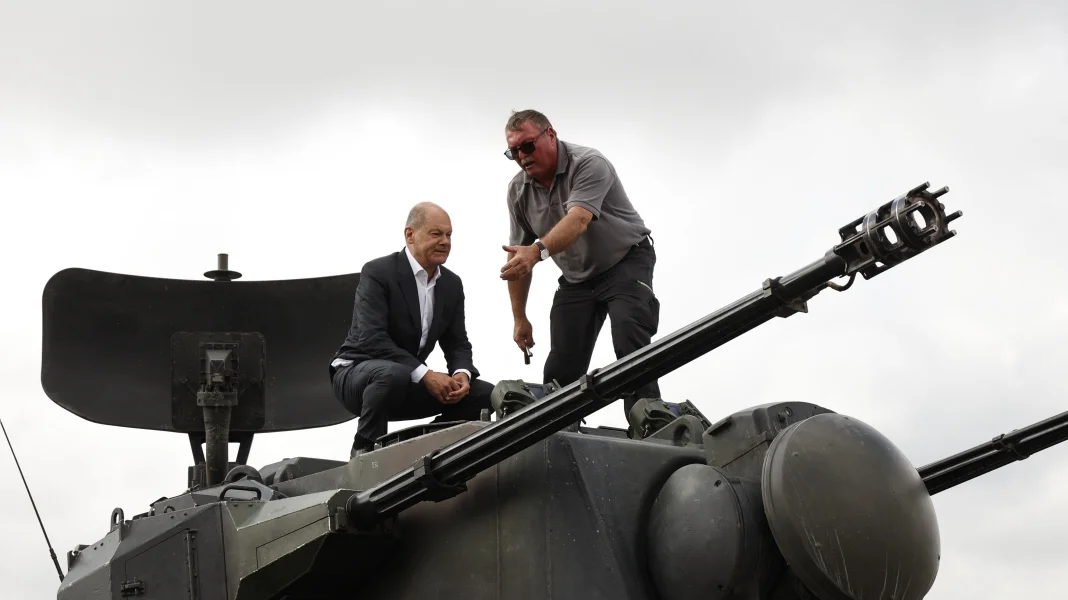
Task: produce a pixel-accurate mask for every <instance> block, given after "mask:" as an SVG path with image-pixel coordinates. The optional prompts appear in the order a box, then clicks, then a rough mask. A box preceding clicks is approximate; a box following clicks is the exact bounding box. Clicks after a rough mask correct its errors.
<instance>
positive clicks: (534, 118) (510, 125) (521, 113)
mask: <svg viewBox="0 0 1068 600" xmlns="http://www.w3.org/2000/svg"><path fill="white" fill-rule="evenodd" d="M528 121H529V122H531V123H533V124H534V125H535V126H536V127H537V128H538V129H541V130H545V129H548V128H550V127H552V126H553V125H552V123H550V122H549V118H548V117H546V116H545V115H543V114H542V113H540V112H538V111H536V110H534V109H530V108H528V109H526V110H513V111H512V114H511V115H510V116H509V117H508V122H507V123H505V125H504V129H505V130H506V131H519V130H520V129H522V128H523V123H526V122H528Z"/></svg>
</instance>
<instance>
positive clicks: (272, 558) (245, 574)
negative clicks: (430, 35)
mask: <svg viewBox="0 0 1068 600" xmlns="http://www.w3.org/2000/svg"><path fill="white" fill-rule="evenodd" d="M947 191H948V190H947V189H946V188H942V189H939V190H937V191H930V190H929V185H928V184H926V183H925V184H923V185H920V186H917V187H916V188H915V189H912V190H909V191H908V192H907V193H905V194H902V195H901V196H900V197H897V198H895V199H893V200H892V201H890V202H887V203H885V204H883V205H881V206H879V207H878V208H877V209H876V210H874V211H872V212H870V213H868V214H866V215H864V216H862V217H860V218H858V219H856V220H854V221H852V222H850V223H848V224H846V225H845V226H843V227H841V228H840V230H839V236H840V240H839V242H838V243H836V244H835V245H834V246H833V247H832V248H831V249H830V250H828V251H827V252H826V254H825V255H824V256H822V257H820V258H818V259H817V260H815V261H813V262H812V263H810V264H808V265H805V266H803V267H802V268H800V269H798V270H796V271H794V272H792V273H790V274H788V275H785V276H781V277H774V278H770V279H767V280H765V281H764V282H763V284H762V285H761V286H760V288H759V289H756V290H755V291H753V292H751V293H749V294H747V295H745V296H743V297H741V298H739V299H738V300H737V301H736V302H733V303H731V304H729V305H727V306H725V307H723V308H721V309H719V310H716V311H715V312H712V313H710V314H708V315H707V316H705V317H704V318H701V319H700V320H697V321H695V322H693V323H692V324H690V325H688V326H686V327H683V328H681V329H680V330H678V331H676V332H674V333H671V334H670V335H666V336H664V337H662V338H661V339H658V340H656V341H654V342H653V343H652V344H650V345H649V346H647V347H645V348H643V349H641V350H639V351H637V352H634V353H632V354H630V355H628V356H626V357H624V358H622V359H619V360H617V361H615V362H613V363H611V364H609V365H607V366H604V367H602V368H598V369H594V370H592V371H591V372H589V373H588V374H586V375H584V376H583V377H582V378H581V379H580V380H578V381H576V382H574V383H571V384H569V385H564V386H556V385H552V384H548V385H542V384H531V383H526V382H523V381H521V380H509V381H502V382H500V383H498V384H497V387H496V388H495V390H494V396H493V407H494V410H493V411H492V412H491V411H484V412H483V414H482V416H481V419H480V420H478V421H470V422H453V423H430V424H426V425H419V426H415V427H410V428H406V429H402V430H399V431H394V432H391V433H389V434H387V435H386V436H384V437H383V438H381V439H379V440H378V441H377V443H376V445H375V448H374V449H373V451H371V452H368V453H364V454H360V455H357V456H355V457H353V458H351V459H350V460H332V459H329V458H319V457H291V458H285V459H283V460H279V461H278V462H275V463H272V464H268V465H265V466H262V467H260V468H254V467H252V466H250V465H248V464H247V459H248V453H249V448H250V446H251V443H252V440H253V437H254V436H255V435H256V434H266V433H271V432H280V431H288V430H295V429H303V428H313V427H324V426H330V425H335V424H339V423H343V422H345V421H348V420H350V419H351V418H353V417H352V415H351V414H349V413H347V412H346V411H345V410H344V409H343V408H342V407H341V406H340V405H339V404H338V403H337V402H336V401H335V400H334V399H333V396H332V394H331V390H330V384H329V380H328V374H327V373H328V368H327V364H328V362H329V360H328V359H329V357H330V356H331V355H332V353H333V351H334V350H335V348H336V345H337V343H338V336H339V335H341V334H342V332H344V331H346V330H347V328H348V325H349V318H350V315H351V306H352V304H351V302H352V295H353V292H354V290H355V287H356V284H357V282H358V277H359V274H358V273H355V274H346V275H340V276H331V277H323V278H315V279H298V280H281V281H246V282H240V281H237V279H239V278H240V276H241V274H240V273H237V272H235V271H232V270H230V269H229V265H228V261H227V257H226V255H220V256H219V264H218V265H217V267H218V268H217V269H215V270H213V271H209V272H207V273H205V274H204V275H205V276H206V278H207V279H210V280H212V281H203V280H202V281H191V280H175V279H159V278H151V277H139V276H130V275H123V274H115V273H106V272H99V271H93V270H86V269H67V270H64V271H60V272H59V273H56V274H55V275H54V276H53V277H52V278H51V279H50V280H49V282H48V283H47V285H46V286H45V289H44V294H43V331H44V335H43V346H42V371H41V382H42V386H43V388H44V391H45V393H46V394H47V395H48V397H49V398H51V399H52V400H53V401H54V402H56V403H57V404H58V405H60V406H62V407H63V408H65V409H67V410H68V411H70V412H72V413H74V414H76V415H78V416H80V417H82V418H84V419H87V420H89V421H92V422H96V423H101V424H105V425H113V426H119V427H135V428H142V429H152V430H160V431H171V432H177V433H182V434H185V435H187V436H188V439H189V443H190V448H191V450H192V455H193V461H192V464H191V465H190V466H189V468H188V471H187V489H186V490H185V491H184V492H182V493H179V494H177V495H174V496H165V497H162V498H159V499H158V500H156V501H154V502H150V503H148V510H147V511H145V512H142V513H140V514H136V515H132V516H130V517H127V516H126V515H125V513H124V511H123V510H122V509H121V508H116V509H115V510H114V511H113V512H112V514H111V516H110V520H109V529H108V530H107V531H106V532H104V534H103V536H102V537H101V538H100V539H99V540H97V541H96V542H94V543H92V544H89V545H78V546H77V547H75V548H74V549H72V550H70V551H69V552H67V554H66V563H67V573H66V575H64V574H63V572H62V570H61V569H60V567H59V563H58V561H56V569H57V571H59V575H60V581H61V583H60V586H59V588H58V591H57V595H56V596H57V598H58V600H89V599H94V600H103V599H112V600H119V599H122V598H142V599H151V600H177V599H183V600H186V599H188V600H268V599H283V598H284V599H290V600H296V599H329V600H336V599H348V598H352V599H357V598H359V599H382V600H386V599H391V600H393V599H395V600H417V599H418V600H422V599H424V598H431V597H433V598H471V599H484V598H486V599H488V598H509V599H531V600H533V599H543V598H630V599H635V600H637V599H649V600H654V599H656V600H687V599H697V598H701V599H705V600H708V599H737V600H802V599H820V600H841V599H851V600H860V599H862V598H863V599H891V598H892V599H894V600H912V599H918V598H923V597H924V596H925V594H927V592H928V591H929V590H930V589H931V586H932V585H933V583H934V581H935V578H936V576H937V572H938V566H939V558H940V538H939V530H938V524H937V518H936V515H935V511H934V508H933V503H932V500H931V496H932V495H934V494H937V493H939V492H941V491H943V490H945V489H948V488H950V487H952V486H955V485H958V484H961V483H963V482H966V481H968V480H969V479H972V478H974V477H978V476H980V475H982V474H984V473H987V472H989V471H991V470H994V469H997V468H999V467H1001V466H1004V465H1006V464H1009V463H1011V462H1012V461H1015V460H1020V459H1022V458H1024V457H1027V456H1028V455H1030V454H1033V453H1035V452H1038V451H1040V450H1042V449H1044V448H1046V447H1049V446H1051V445H1053V444H1056V443H1059V442H1061V441H1063V440H1064V439H1065V438H1066V437H1068V433H1066V432H1068V427H1066V424H1068V413H1065V414H1062V415H1059V416H1057V417H1054V418H1051V419H1049V420H1046V421H1043V422H1040V423H1036V424H1034V425H1032V426H1029V427H1026V428H1024V429H1020V430H1016V431H1013V432H1012V433H1009V434H1005V435H1000V436H998V437H996V438H994V439H993V440H992V441H990V442H986V443H984V444H981V445H978V446H976V447H975V448H971V449H969V450H966V451H964V452H962V453H960V454H957V455H955V456H951V457H948V458H946V459H944V460H940V461H938V462H936V463H933V464H930V465H927V466H924V467H921V468H919V469H917V468H915V467H914V466H913V465H912V463H910V461H909V460H908V458H907V457H906V456H904V455H903V453H902V452H901V451H900V450H899V449H898V448H896V447H895V446H894V444H893V443H892V442H891V441H890V440H888V439H887V438H886V437H885V436H883V435H882V434H880V433H879V432H878V431H876V430H875V429H874V428H872V427H871V426H869V425H868V424H866V423H865V422H863V421H862V420H861V419H858V418H856V417H854V416H850V415H844V414H840V413H837V412H835V411H833V410H831V409H830V408H827V407H822V406H818V405H815V404H812V403H808V402H803V401H799V400H798V401H794V400H791V401H786V402H778V403H773V404H764V405H760V406H754V407H749V408H745V409H744V410H740V411H738V412H735V413H734V414H730V415H728V416H725V417H723V418H721V419H720V420H718V421H715V422H712V421H710V420H709V419H707V418H706V417H705V416H704V415H702V414H701V413H700V411H699V410H697V409H696V408H695V407H694V406H693V405H692V404H689V403H682V405H681V406H682V407H683V410H682V411H681V412H680V414H678V415H675V414H671V415H670V416H668V417H667V418H665V415H664V412H663V411H659V412H657V411H655V410H650V411H648V413H647V416H648V417H649V418H648V419H647V420H646V422H645V426H644V427H643V428H642V429H644V435H643V436H638V437H637V438H632V436H630V435H628V433H627V431H626V430H622V429H616V428H611V427H586V426H584V425H583V421H582V420H583V418H584V417H586V416H588V415H590V414H592V413H594V412H596V411H598V410H600V409H602V408H604V407H605V406H608V405H609V404H611V403H612V402H614V401H615V400H616V399H617V398H620V397H621V396H622V395H623V394H624V393H626V392H627V391H629V390H632V389H634V388H636V387H638V386H640V385H641V384H643V383H644V382H646V381H648V380H650V379H652V378H659V377H663V376H665V375H667V374H669V373H671V372H672V371H673V370H674V369H677V368H678V367H680V366H682V365H684V364H686V363H688V362H690V361H693V360H694V359H696V358H698V357H701V356H703V355H704V354H706V353H708V352H710V351H712V350H713V349H715V348H717V347H718V346H720V345H722V344H725V343H727V342H729V341H730V340H732V339H734V338H737V337H738V336H741V335H743V334H745V333H746V332H748V331H751V330H753V329H754V328H756V327H759V326H760V325H762V324H764V323H766V322H768V321H770V320H773V319H776V318H788V317H790V316H792V315H794V314H796V313H799V312H801V313H804V312H807V310H808V302H809V301H810V300H811V299H812V298H813V297H814V296H816V295H817V294H818V293H820V292H821V291H823V290H826V289H831V290H834V291H839V292H841V291H845V290H847V289H848V288H849V287H850V286H851V285H852V284H853V283H854V281H855V279H856V276H857V275H858V274H859V275H860V276H861V277H862V278H864V279H866V280H868V279H872V278H874V277H875V276H877V275H880V274H882V273H884V272H885V271H887V270H889V269H892V268H894V267H896V266H897V265H900V264H901V263H903V262H905V261H907V260H909V259H912V258H914V257H916V256H917V255H919V254H921V253H923V252H926V251H927V250H930V249H931V248H934V247H935V246H937V245H939V244H941V243H942V242H944V241H946V240H948V239H950V238H952V237H953V236H954V235H955V232H953V231H952V230H949V229H948V225H949V223H950V222H951V221H953V220H955V219H956V218H958V217H960V216H961V212H960V211H957V212H955V213H953V214H947V213H946V211H945V206H944V205H943V204H942V202H941V201H940V200H939V198H940V197H941V196H943V195H944V194H945V193H946V192H947ZM842 277H847V278H848V279H847V280H846V281H845V283H836V282H835V281H834V280H835V279H838V278H842ZM229 443H237V444H239V449H238V452H237V456H236V457H235V458H234V459H233V460H231V459H230V457H229V456H228V450H227V444H229ZM53 558H54V560H55V555H54V553H53Z"/></svg>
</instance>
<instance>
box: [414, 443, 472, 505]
mask: <svg viewBox="0 0 1068 600" xmlns="http://www.w3.org/2000/svg"><path fill="white" fill-rule="evenodd" d="M434 454H435V452H431V453H429V454H425V455H423V457H422V458H421V459H419V460H417V461H416V462H415V464H413V465H412V469H413V470H414V471H415V473H414V475H415V480H416V481H418V482H419V483H420V484H421V485H422V486H423V488H424V489H426V492H427V499H428V500H430V501H431V502H441V501H442V500H448V499H449V498H452V497H453V496H456V495H458V494H461V493H463V492H466V491H467V484H466V483H460V484H458V485H451V484H448V483H445V482H444V481H441V480H440V479H438V477H437V473H435V472H434Z"/></svg>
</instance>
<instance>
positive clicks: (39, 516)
mask: <svg viewBox="0 0 1068 600" xmlns="http://www.w3.org/2000/svg"><path fill="white" fill-rule="evenodd" d="M0 429H2V430H3V431H4V439H6V440H7V447H8V448H11V458H14V459H15V467H17V468H18V470H19V477H22V485H23V486H24V487H25V488H26V495H28V496H29V497H30V505H32V506H33V513H34V514H35V515H37V523H38V524H39V525H40V526H41V533H43V534H44V538H45V543H46V544H48V553H49V554H51V555H52V562H53V563H54V564H55V565H56V573H59V581H60V583H62V582H63V570H62V569H60V568H59V559H58V558H56V551H55V550H53V549H52V542H50V541H48V533H47V532H46V531H45V527H44V523H42V522H41V513H39V512H37V503H36V502H34V501H33V494H31V493H30V486H29V485H27V484H26V476H25V475H23V474H22V466H20V465H19V459H18V457H17V456H15V448H14V447H13V446H12V445H11V438H9V437H8V436H7V428H6V427H4V421H3V420H0Z"/></svg>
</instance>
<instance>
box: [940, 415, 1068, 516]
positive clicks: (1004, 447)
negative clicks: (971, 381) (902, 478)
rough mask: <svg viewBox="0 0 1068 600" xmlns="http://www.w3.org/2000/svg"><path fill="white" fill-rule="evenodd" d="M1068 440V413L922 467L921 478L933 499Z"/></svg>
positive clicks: (999, 436)
mask: <svg viewBox="0 0 1068 600" xmlns="http://www.w3.org/2000/svg"><path fill="white" fill-rule="evenodd" d="M1065 440H1068V412H1063V413H1061V414H1059V415H1056V416H1053V417H1050V418H1048V419H1044V420H1042V421H1039V422H1037V423H1034V424H1032V425H1028V426H1027V427H1024V428H1023V429H1016V430H1013V431H1011V432H1010V433H1003V434H1001V435H998V436H997V437H995V438H994V439H992V440H990V441H989V442H986V443H984V444H980V445H978V446H975V447H974V448H970V449H968V450H965V451H964V452H960V453H958V454H954V455H953V456H949V457H947V458H943V459H942V460H939V461H935V462H933V463H931V464H929V465H925V466H923V467H920V469H919V472H920V478H921V479H923V483H924V484H925V485H926V486H927V491H928V492H929V493H930V494H931V495H932V496H933V495H935V494H937V493H938V492H944V491H946V490H948V489H949V488H951V487H954V486H957V485H960V484H962V483H964V482H966V481H970V480H972V479H975V478H976V477H979V476H980V475H985V474H986V473H989V472H991V471H993V470H995V469H1000V468H1001V467H1004V466H1005V465H1009V464H1012V463H1014V462H1016V461H1020V460H1024V459H1026V458H1028V457H1029V456H1031V455H1033V454H1035V453H1036V452H1041V451H1042V450H1045V449H1047V448H1049V447H1051V446H1055V445H1057V444H1059V443H1061V442H1064V441H1065Z"/></svg>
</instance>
